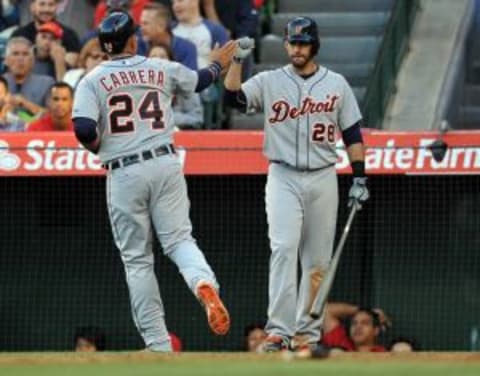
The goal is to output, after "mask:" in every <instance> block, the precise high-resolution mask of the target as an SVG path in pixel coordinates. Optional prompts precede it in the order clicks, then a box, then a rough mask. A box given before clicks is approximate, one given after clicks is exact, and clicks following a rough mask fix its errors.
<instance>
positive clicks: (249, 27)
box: [202, 0, 258, 81]
mask: <svg viewBox="0 0 480 376" xmlns="http://www.w3.org/2000/svg"><path fill="white" fill-rule="evenodd" d="M202 4H203V10H204V12H205V15H206V16H207V18H208V19H209V20H210V21H212V22H215V23H218V24H220V25H223V26H224V27H225V29H226V30H227V31H228V33H229V35H230V38H232V39H238V38H242V37H250V38H255V36H256V34H257V25H258V13H257V10H256V9H255V8H254V7H253V3H252V0H203V3H202ZM252 71H253V54H250V55H249V56H248V57H247V58H246V59H245V61H244V63H243V70H242V80H243V81H245V80H247V79H248V78H249V77H250V76H251V75H252Z"/></svg>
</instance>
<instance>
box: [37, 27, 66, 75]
mask: <svg viewBox="0 0 480 376" xmlns="http://www.w3.org/2000/svg"><path fill="white" fill-rule="evenodd" d="M62 36H63V29H62V27H61V26H60V25H59V24H58V23H56V22H45V23H44V24H41V25H40V27H39V28H38V33H37V36H36V37H35V64H34V66H33V72H34V73H37V74H44V75H47V76H50V77H52V78H53V79H55V81H61V80H62V78H63V76H64V75H65V72H66V70H67V65H66V61H65V54H66V51H65V48H63V47H62V45H61V43H62Z"/></svg>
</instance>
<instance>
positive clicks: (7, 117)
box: [0, 76, 25, 132]
mask: <svg viewBox="0 0 480 376" xmlns="http://www.w3.org/2000/svg"><path fill="white" fill-rule="evenodd" d="M24 128H25V123H24V122H23V121H22V120H20V119H19V117H18V116H17V115H15V113H14V112H13V111H12V105H11V103H10V93H9V92H8V82H7V80H6V79H5V77H2V76H0V132H21V131H23V130H24Z"/></svg>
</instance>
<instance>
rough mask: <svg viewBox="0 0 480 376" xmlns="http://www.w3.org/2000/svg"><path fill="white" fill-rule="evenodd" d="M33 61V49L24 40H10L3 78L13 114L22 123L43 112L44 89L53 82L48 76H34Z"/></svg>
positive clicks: (45, 91) (45, 96) (45, 93)
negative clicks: (8, 92)
mask: <svg viewBox="0 0 480 376" xmlns="http://www.w3.org/2000/svg"><path fill="white" fill-rule="evenodd" d="M33 61H34V56H33V46H32V43H30V41H29V40H28V39H26V38H24V37H14V38H11V39H10V40H9V41H8V43H7V47H6V51H5V65H6V66H7V67H8V72H7V73H5V75H4V77H5V78H6V80H7V82H8V89H9V91H10V93H11V97H10V98H11V104H12V106H13V108H14V112H15V113H16V114H17V115H18V116H19V117H20V118H21V119H22V120H26V121H29V120H31V119H32V117H34V116H37V115H39V114H41V113H42V112H43V111H44V110H45V108H44V106H45V103H46V99H47V94H48V88H49V87H50V86H51V85H52V84H54V82H55V81H54V80H53V79H52V78H51V77H49V76H44V75H39V74H34V73H33V72H32V68H33Z"/></svg>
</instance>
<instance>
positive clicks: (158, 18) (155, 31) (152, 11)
mask: <svg viewBox="0 0 480 376" xmlns="http://www.w3.org/2000/svg"><path fill="white" fill-rule="evenodd" d="M171 22H172V16H171V14H170V10H169V9H168V8H167V7H166V6H165V5H162V4H157V3H152V4H147V5H146V6H145V8H144V9H143V11H142V15H141V17H140V25H141V28H142V36H143V39H144V40H145V41H146V42H147V43H148V44H149V45H154V44H163V45H166V46H168V48H169V49H170V50H171V51H172V55H173V60H175V61H178V62H179V63H181V64H183V65H185V66H187V67H189V68H190V69H193V70H197V48H196V47H195V45H194V44H193V43H192V42H190V41H189V40H187V39H184V38H181V37H178V36H176V35H173V34H172V31H171V29H170V24H171Z"/></svg>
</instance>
